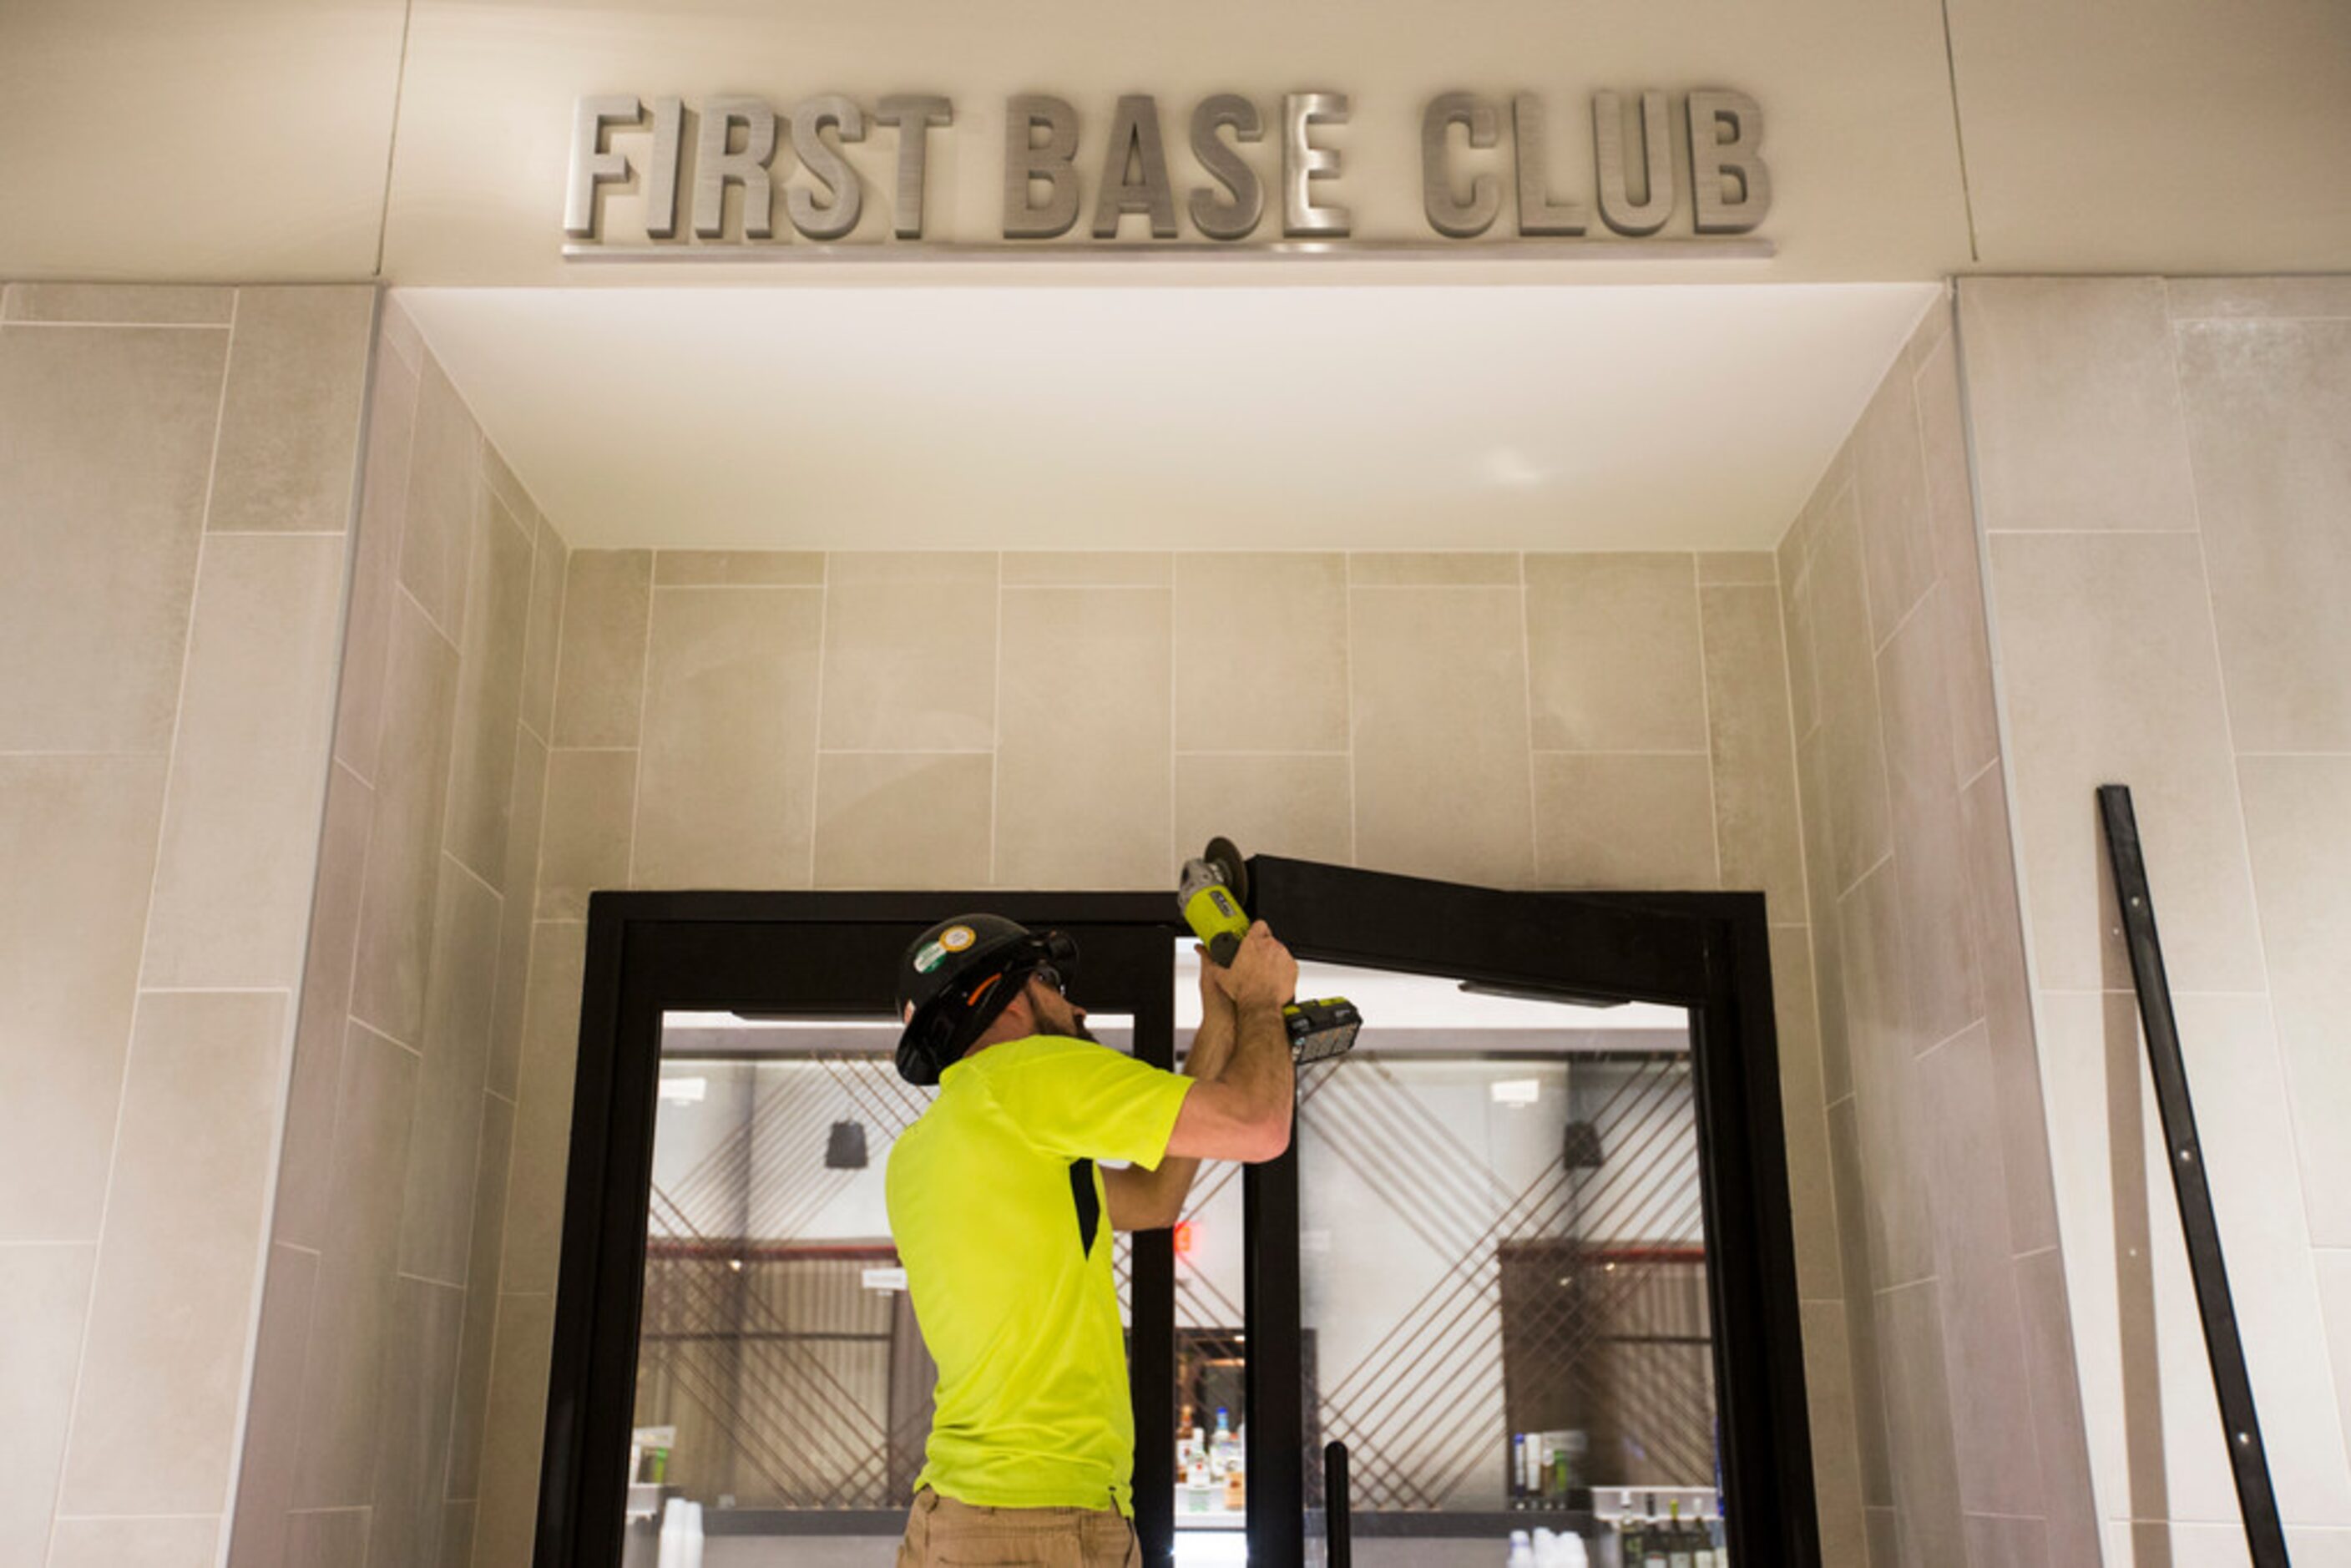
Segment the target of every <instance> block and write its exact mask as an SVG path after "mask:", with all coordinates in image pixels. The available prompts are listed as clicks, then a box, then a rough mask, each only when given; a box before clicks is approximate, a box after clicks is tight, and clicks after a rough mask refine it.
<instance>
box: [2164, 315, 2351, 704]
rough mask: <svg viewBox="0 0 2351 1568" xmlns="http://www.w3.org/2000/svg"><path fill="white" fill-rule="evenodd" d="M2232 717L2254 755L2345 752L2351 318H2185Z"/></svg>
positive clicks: (2192, 417) (2200, 505) (2190, 397)
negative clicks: (2343, 608)
mask: <svg viewBox="0 0 2351 1568" xmlns="http://www.w3.org/2000/svg"><path fill="white" fill-rule="evenodd" d="M2179 376H2180V384H2181V387H2182V390H2183V392H2184V394H2185V396H2186V399H2187V403H2188V434H2189V443H2190V446H2191V450H2192V452H2193V454H2194V460H2195V471H2196V500H2197V512H2198V516H2199V518H2200V519H2201V521H2202V524H2203V532H2204V559H2205V564H2206V568H2207V570H2208V571H2209V572H2210V577H2211V589H2212V618H2213V621H2214V622H2215V623H2216V624H2217V626H2218V628H2219V632H2220V661H2221V665H2222V667H2223V669H2224V670H2225V671H2226V672H2227V674H2228V691H2229V718H2230V722H2231V726H2232V727H2233V730H2234V734H2235V737H2236V743H2237V745H2238V746H2239V747H2241V748H2243V749H2244V750H2247V751H2351V678H2346V674H2345V672H2346V671H2351V625H2346V622H2345V617H2344V615H2343V612H2342V607H2343V605H2344V603H2345V601H2346V600H2351V528H2346V527H2345V524H2344V519H2345V518H2346V517H2351V452H2346V447H2345V442H2344V432H2345V431H2346V429H2351V320H2331V321H2198V322H2191V323H2189V324H2186V325H2183V326H2182V327H2180V328H2179Z"/></svg>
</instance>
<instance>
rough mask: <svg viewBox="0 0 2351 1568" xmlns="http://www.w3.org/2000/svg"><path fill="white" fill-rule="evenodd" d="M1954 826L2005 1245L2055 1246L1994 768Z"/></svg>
mask: <svg viewBox="0 0 2351 1568" xmlns="http://www.w3.org/2000/svg"><path fill="white" fill-rule="evenodd" d="M1959 831H1960V833H1961V834H1962V835H1963V836H1964V838H1965V841H1966V847H1967V857H1968V859H1967V882H1968V921H1969V924H1970V925H1971V926H1972V927H1973V928H1974V930H1975V934H1976V936H1975V943H1976V950H1977V951H1978V953H1979V954H1980V955H1981V957H1982V964H1983V992H1984V1027H1985V1030H1987V1032H1988V1033H1989V1035H1990V1039H1991V1061H1992V1077H1993V1082H1994V1083H1995V1085H1996V1089H1997V1092H1998V1093H1999V1095H2000V1105H2001V1109H2000V1130H2001V1165H2002V1167H2003V1168H2004V1169H2005V1171H2006V1172H2007V1176H2008V1224H2009V1245H2010V1248H2011V1250H2012V1251H2016V1252H2032V1251H2035V1250H2038V1249H2041V1248H2043V1247H2054V1246H2056V1245H2057V1195H2056V1191H2055V1189H2054V1187H2053V1186H2052V1185H2051V1178H2050V1174H2049V1123H2048V1116H2047V1113H2046V1112H2045V1111H2044V1110H2043V1103H2042V1098H2041V1094H2042V1090H2041V1055H2040V1051H2039V1050H2038V1049H2037V1047H2036V1045H2035V1043H2034V1040H2033V1032H2032V993H2031V991H2030V990H2029V989H2028V988H2027V986H2026V980H2025V969H2024V932H2023V928H2022V925H2021V924H2020V923H2019V917H2018V915H2017V906H2016V862H2015V861H2014V859H2013V846H2012V844H2011V841H2010V839H2009V832H2008V801H2007V794H2006V788H2005V785H2004V783H2003V781H2002V779H2001V776H2000V773H1999V770H1998V769H1993V770H1991V771H1989V772H1985V773H1982V774H1980V775H1978V777H1977V778H1976V780H1975V782H1973V783H1972V784H1970V785H1969V786H1968V787H1967V788H1966V789H1963V790H1961V791H1960V793H1959Z"/></svg>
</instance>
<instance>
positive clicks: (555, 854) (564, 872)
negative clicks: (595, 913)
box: [538, 751, 637, 920]
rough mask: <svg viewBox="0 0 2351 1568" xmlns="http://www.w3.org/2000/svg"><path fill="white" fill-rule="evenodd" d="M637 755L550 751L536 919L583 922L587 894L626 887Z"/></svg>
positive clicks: (634, 810) (609, 752)
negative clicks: (610, 888)
mask: <svg viewBox="0 0 2351 1568" xmlns="http://www.w3.org/2000/svg"><path fill="white" fill-rule="evenodd" d="M636 780H637V754H636V753H635V752H633V751H550V752H549V753H548V755H547V804H546V807H545V813H546V814H545V818H544V820H543V821H542V823H541V825H540V828H539V846H538V916H539V918H540V919H542V920H585V919H586V918H588V895H589V894H591V893H594V892H595V891H596V890H597V889H598V888H601V887H613V888H619V887H626V886H628V885H629V837H630V833H631V831H632V830H631V826H630V825H631V823H632V821H634V820H635V816H636V788H637V783H636Z"/></svg>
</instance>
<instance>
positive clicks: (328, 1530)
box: [286, 1507, 368, 1568]
mask: <svg viewBox="0 0 2351 1568" xmlns="http://www.w3.org/2000/svg"><path fill="white" fill-rule="evenodd" d="M367 1531H368V1511H367V1510H366V1509H365V1508H363V1507H361V1508H322V1509H306V1510H301V1511H297V1512H294V1513H290V1514H287V1516H286V1568H350V1564H351V1563H363V1562H365V1561H366V1560H367Z"/></svg>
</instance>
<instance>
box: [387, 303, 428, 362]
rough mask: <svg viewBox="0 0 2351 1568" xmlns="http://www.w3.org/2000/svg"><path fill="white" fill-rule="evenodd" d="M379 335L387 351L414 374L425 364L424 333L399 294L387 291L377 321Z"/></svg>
mask: <svg viewBox="0 0 2351 1568" xmlns="http://www.w3.org/2000/svg"><path fill="white" fill-rule="evenodd" d="M377 335H378V337H379V339H380V340H381V343H382V346H383V348H384V350H385V351H386V353H387V354H388V355H389V356H390V357H391V358H392V359H395V360H398V361H400V362H401V363H402V364H403V365H405V366H407V367H408V370H409V373H410V374H412V375H413V374H414V373H415V372H416V371H419V370H422V369H423V365H424V335H423V333H422V332H420V331H418V330H417V329H416V318H415V317H413V316H412V315H410V314H409V313H408V307H407V306H405V305H403V304H402V303H401V298H400V296H399V294H397V293H396V292H387V293H386V294H385V295H384V297H383V306H382V310H381V315H380V317H379V319H378V323H377Z"/></svg>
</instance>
